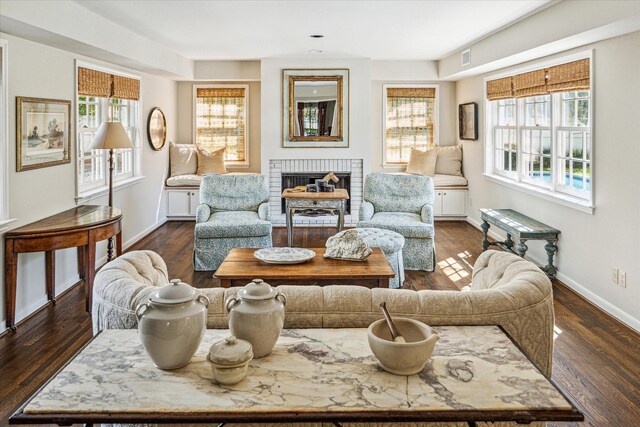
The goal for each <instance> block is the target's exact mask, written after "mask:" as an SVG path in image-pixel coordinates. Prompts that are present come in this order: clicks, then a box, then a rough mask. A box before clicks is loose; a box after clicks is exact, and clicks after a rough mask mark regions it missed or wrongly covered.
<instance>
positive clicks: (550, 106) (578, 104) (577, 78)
mask: <svg viewBox="0 0 640 427" xmlns="http://www.w3.org/2000/svg"><path fill="white" fill-rule="evenodd" d="M589 63H590V60H589V59H582V60H579V61H574V62H570V63H565V64H561V65H556V66H549V67H547V68H545V69H543V70H536V71H533V72H528V73H523V74H518V75H515V76H510V77H505V78H501V79H496V80H489V81H487V126H488V129H487V137H488V138H487V154H488V155H487V156H486V165H485V168H486V169H485V170H486V172H487V173H488V174H489V175H497V176H500V177H502V178H505V179H507V180H509V181H513V183H515V184H518V185H523V186H528V188H533V189H538V190H540V191H543V192H546V193H548V194H556V195H560V196H563V197H564V196H569V200H571V201H575V202H577V203H578V204H582V205H589V206H590V205H591V202H592V183H591V177H592V159H591V151H592V144H591V135H592V127H591V119H590V118H591V110H590V106H591V88H590V78H589V66H590V64H589Z"/></svg>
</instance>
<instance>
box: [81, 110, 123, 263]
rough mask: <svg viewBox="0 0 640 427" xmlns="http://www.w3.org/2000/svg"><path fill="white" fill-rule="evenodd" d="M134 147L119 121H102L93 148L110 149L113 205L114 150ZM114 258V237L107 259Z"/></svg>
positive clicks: (109, 243) (108, 246) (111, 203)
mask: <svg viewBox="0 0 640 427" xmlns="http://www.w3.org/2000/svg"><path fill="white" fill-rule="evenodd" d="M117 148H134V146H133V143H132V142H131V139H130V138H129V135H127V131H126V130H125V129H124V126H122V123H119V122H102V124H101V125H100V127H99V128H98V132H97V133H96V136H95V137H94V138H93V141H92V142H91V146H90V147H89V149H91V150H109V206H110V207H113V150H114V149H117ZM112 259H113V237H109V240H108V244H107V261H111V260H112Z"/></svg>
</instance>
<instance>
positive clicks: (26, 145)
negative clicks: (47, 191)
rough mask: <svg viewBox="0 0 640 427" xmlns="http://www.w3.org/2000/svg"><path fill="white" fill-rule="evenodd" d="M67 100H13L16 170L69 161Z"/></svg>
mask: <svg viewBox="0 0 640 427" xmlns="http://www.w3.org/2000/svg"><path fill="white" fill-rule="evenodd" d="M70 119H71V101H66V100H60V99H44V98H25V97H22V96H18V97H16V144H17V150H16V154H17V155H16V171H18V172H21V171H25V170H29V169H36V168H44V167H47V166H54V165H60V164H63V163H70V162H71V153H70V147H69V141H70V137H71V120H70Z"/></svg>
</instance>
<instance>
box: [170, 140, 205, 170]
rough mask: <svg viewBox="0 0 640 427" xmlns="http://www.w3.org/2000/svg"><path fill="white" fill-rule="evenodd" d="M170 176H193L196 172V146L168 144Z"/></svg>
mask: <svg viewBox="0 0 640 427" xmlns="http://www.w3.org/2000/svg"><path fill="white" fill-rule="evenodd" d="M169 164H170V165H171V176H177V175H193V174H195V173H196V171H197V170H198V157H197V156H196V146H195V145H193V144H176V143H174V142H172V143H170V144H169Z"/></svg>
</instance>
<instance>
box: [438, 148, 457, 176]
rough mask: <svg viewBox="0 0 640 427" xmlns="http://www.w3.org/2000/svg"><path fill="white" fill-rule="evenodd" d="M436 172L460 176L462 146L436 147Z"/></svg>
mask: <svg viewBox="0 0 640 427" xmlns="http://www.w3.org/2000/svg"><path fill="white" fill-rule="evenodd" d="M435 150H436V151H437V152H438V159H437V160H436V173H438V174H444V175H458V176H462V147H460V146H458V145H456V146H452V147H436V148H435Z"/></svg>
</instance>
